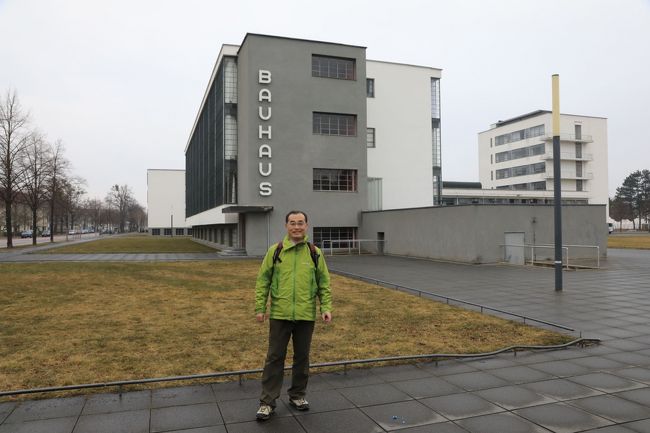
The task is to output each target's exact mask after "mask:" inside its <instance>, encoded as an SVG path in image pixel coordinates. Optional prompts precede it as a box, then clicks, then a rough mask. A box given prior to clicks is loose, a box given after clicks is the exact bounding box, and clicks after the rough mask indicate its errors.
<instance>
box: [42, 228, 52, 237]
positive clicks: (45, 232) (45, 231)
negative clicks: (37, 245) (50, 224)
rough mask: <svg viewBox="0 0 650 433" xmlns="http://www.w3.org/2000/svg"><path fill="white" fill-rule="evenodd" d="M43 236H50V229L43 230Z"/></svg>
mask: <svg viewBox="0 0 650 433" xmlns="http://www.w3.org/2000/svg"><path fill="white" fill-rule="evenodd" d="M41 236H42V237H44V238H49V237H50V229H45V230H43V233H41Z"/></svg>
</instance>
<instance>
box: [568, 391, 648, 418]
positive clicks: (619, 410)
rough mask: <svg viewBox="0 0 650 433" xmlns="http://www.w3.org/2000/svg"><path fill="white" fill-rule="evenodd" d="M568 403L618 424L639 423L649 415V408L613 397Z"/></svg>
mask: <svg viewBox="0 0 650 433" xmlns="http://www.w3.org/2000/svg"><path fill="white" fill-rule="evenodd" d="M568 403H569V404H570V405H572V406H576V407H579V408H580V409H582V410H584V411H586V412H589V413H593V414H594V415H598V416H601V417H603V418H607V419H609V420H611V421H614V422H616V423H623V422H627V421H637V420H640V419H643V418H646V417H647V416H648V415H649V413H648V408H647V407H645V406H642V405H640V404H637V403H633V402H631V401H629V400H624V399H622V398H619V397H616V396H613V395H597V396H595V397H587V398H581V399H578V400H571V401H570V402H568Z"/></svg>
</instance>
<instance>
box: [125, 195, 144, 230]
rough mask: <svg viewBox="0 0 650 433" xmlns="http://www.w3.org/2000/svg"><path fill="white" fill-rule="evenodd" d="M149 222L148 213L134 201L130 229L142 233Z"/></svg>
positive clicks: (131, 209)
mask: <svg viewBox="0 0 650 433" xmlns="http://www.w3.org/2000/svg"><path fill="white" fill-rule="evenodd" d="M146 221H147V212H145V210H144V208H143V207H142V206H141V205H140V203H138V202H137V201H135V200H134V201H133V204H131V208H130V209H129V229H130V230H131V231H140V229H142V228H143V227H144V226H145V224H146Z"/></svg>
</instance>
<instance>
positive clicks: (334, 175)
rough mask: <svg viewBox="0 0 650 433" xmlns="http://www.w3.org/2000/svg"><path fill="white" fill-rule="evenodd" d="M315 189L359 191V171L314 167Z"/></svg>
mask: <svg viewBox="0 0 650 433" xmlns="http://www.w3.org/2000/svg"><path fill="white" fill-rule="evenodd" d="M314 191H347V192H356V191H357V171H356V170H345V169H331V168H315V169H314Z"/></svg>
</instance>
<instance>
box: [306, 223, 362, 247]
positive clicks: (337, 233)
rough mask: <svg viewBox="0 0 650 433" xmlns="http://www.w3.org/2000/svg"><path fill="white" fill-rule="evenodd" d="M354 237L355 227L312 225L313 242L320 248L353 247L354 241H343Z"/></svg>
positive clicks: (355, 233) (355, 236)
mask: <svg viewBox="0 0 650 433" xmlns="http://www.w3.org/2000/svg"><path fill="white" fill-rule="evenodd" d="M356 238H357V228H356V227H314V244H316V245H318V246H319V247H321V248H353V247H355V243H354V242H345V241H347V240H353V239H356ZM332 241H333V242H332Z"/></svg>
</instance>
